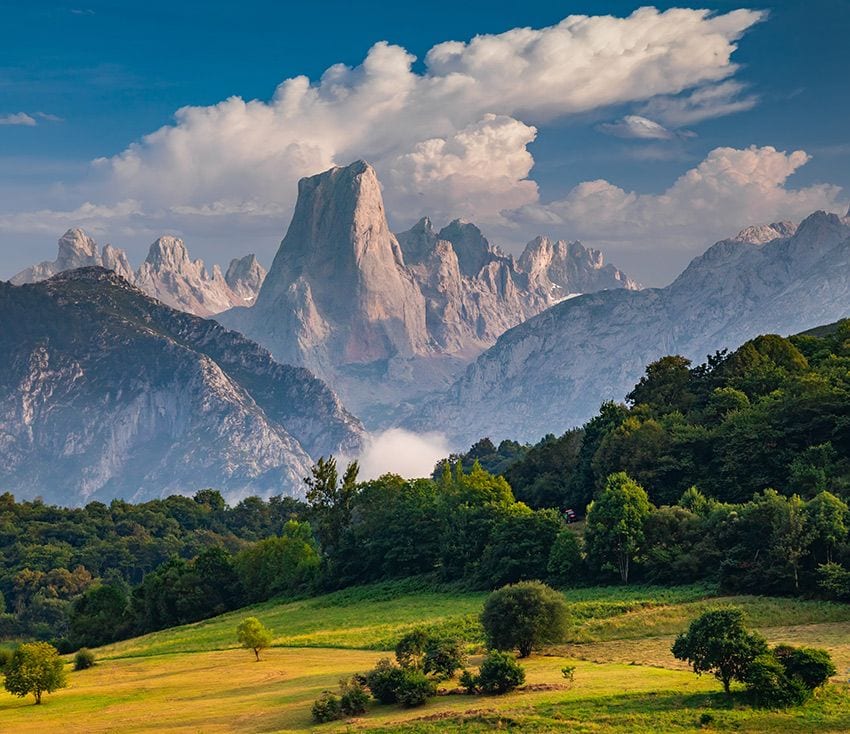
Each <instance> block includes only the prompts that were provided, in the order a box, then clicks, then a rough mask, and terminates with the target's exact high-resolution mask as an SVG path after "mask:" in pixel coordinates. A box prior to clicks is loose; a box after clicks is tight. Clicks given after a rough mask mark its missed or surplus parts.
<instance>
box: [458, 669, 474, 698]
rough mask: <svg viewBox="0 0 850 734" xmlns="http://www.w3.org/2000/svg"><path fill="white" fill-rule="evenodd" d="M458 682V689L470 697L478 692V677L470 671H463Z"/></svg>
mask: <svg viewBox="0 0 850 734" xmlns="http://www.w3.org/2000/svg"><path fill="white" fill-rule="evenodd" d="M458 680H459V682H460V687H461V688H463V689H464V690H465V691H466V693H467V694H469V695H472V694H474V693H477V692H478V676H477V675H475V673H473V672H472V671H471V670H464V671H463V672H462V673H461V674H460V678H459V679H458Z"/></svg>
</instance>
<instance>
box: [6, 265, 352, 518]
mask: <svg viewBox="0 0 850 734" xmlns="http://www.w3.org/2000/svg"><path fill="white" fill-rule="evenodd" d="M0 353H2V354H3V358H2V359H1V360H0V486H2V487H3V488H4V489H7V490H9V491H12V492H13V493H15V494H16V495H18V496H19V497H25V498H28V497H33V496H36V495H40V496H42V497H44V498H45V499H46V500H48V501H53V502H58V503H61V504H69V505H73V504H80V503H83V502H86V501H89V500H91V499H95V498H97V499H104V500H107V501H108V500H109V499H110V498H112V497H125V498H128V499H134V500H142V499H148V498H152V497H159V496H163V495H167V494H171V493H176V492H178V493H193V492H195V491H197V490H198V489H200V488H203V487H207V486H210V487H216V488H219V489H221V490H222V491H223V492H225V493H226V494H227V495H228V496H230V497H231V498H237V497H240V496H242V495H245V494H248V493H251V494H262V495H269V494H280V493H285V494H290V495H299V494H301V493H302V491H303V481H302V478H303V477H304V476H306V472H308V470H309V467H310V465H311V462H312V461H313V460H314V459H316V458H318V457H319V456H321V455H328V454H330V453H335V454H340V453H344V454H348V455H354V454H356V453H357V451H358V449H359V446H360V443H361V437H362V427H361V425H360V423H359V422H358V421H357V420H356V419H355V418H354V417H353V416H351V415H350V414H349V413H348V412H347V411H346V410H345V409H344V408H343V407H342V405H341V403H340V402H339V400H338V398H337V397H336V396H335V394H334V393H333V392H332V391H331V390H330V389H329V388H328V387H327V386H326V385H325V384H324V383H322V382H321V381H320V380H318V379H316V378H315V377H313V376H312V375H311V374H310V373H309V372H307V371H306V370H304V369H301V368H297V367H290V366H288V365H282V364H279V363H277V362H275V361H274V360H273V359H272V358H271V356H270V355H269V353H268V352H267V351H265V350H264V349H262V348H261V347H259V346H257V345H256V344H254V343H253V342H250V341H248V340H247V339H245V338H244V337H243V336H241V335H239V334H236V333H234V332H229V331H227V330H225V329H224V328H222V327H221V326H219V325H218V324H217V323H215V322H214V321H209V320H205V319H201V318H198V317H195V316H192V315H189V314H187V313H183V312H180V311H177V310H174V309H171V308H169V307H167V306H165V305H163V304H162V303H160V302H158V301H155V300H153V299H152V298H150V297H148V296H146V295H145V294H144V293H142V292H141V291H140V290H138V289H137V288H135V287H133V286H132V285H130V284H129V283H128V282H127V281H126V280H124V279H123V278H121V277H119V276H117V275H116V274H115V273H113V272H109V271H107V270H104V269H102V268H92V267H89V268H83V269H78V270H73V271H69V272H66V273H62V274H60V275H57V276H55V277H53V278H51V279H49V280H46V281H42V282H39V283H36V284H31V285H24V286H13V285H11V284H9V283H0Z"/></svg>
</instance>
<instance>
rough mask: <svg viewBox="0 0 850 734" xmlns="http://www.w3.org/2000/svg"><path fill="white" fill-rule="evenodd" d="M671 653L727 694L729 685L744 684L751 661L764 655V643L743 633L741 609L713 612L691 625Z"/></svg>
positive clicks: (705, 614)
mask: <svg viewBox="0 0 850 734" xmlns="http://www.w3.org/2000/svg"><path fill="white" fill-rule="evenodd" d="M672 652H673V656H674V657H676V658H678V659H679V660H685V661H687V662H688V663H689V664H690V665H691V667H692V668H693V670H694V672H695V673H697V674H698V675H701V674H702V673H713V674H714V676H715V678H717V679H718V680H719V681H720V682H721V683H722V684H723V690H725V691H726V693H729V690H730V685H731V683H732V681H733V680H737V681H744V680H745V679H746V675H747V672H748V670H749V668H750V664H751V663H752V662H753V660H755V659H756V658H757V657H758V656H759V655H763V654H765V653H766V652H767V643H766V642H765V641H764V638H762V637H761V635H758V634H756V633H754V632H749V631H748V630H747V629H746V627H745V626H744V614H743V612H742V611H741V610H740V609H732V608H729V609H715V610H713V611H709V612H705V613H704V614H702V615H700V616H699V617H697V618H696V619H695V620H694V621H693V622H691V624H690V626H689V627H688V630H687V631H686V632H683V633H682V634H680V635H679V636H678V637H677V638H676V642H675V643H674V644H673V650H672Z"/></svg>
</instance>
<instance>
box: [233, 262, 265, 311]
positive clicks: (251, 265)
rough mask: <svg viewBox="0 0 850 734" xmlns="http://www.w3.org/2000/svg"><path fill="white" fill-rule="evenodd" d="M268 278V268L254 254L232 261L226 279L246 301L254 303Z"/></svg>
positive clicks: (234, 290)
mask: <svg viewBox="0 0 850 734" xmlns="http://www.w3.org/2000/svg"><path fill="white" fill-rule="evenodd" d="M265 278H266V269H265V268H264V267H263V266H262V265H261V264H260V261H259V260H257V256H256V255H254V254H250V255H245V257H241V258H234V259H233V260H231V261H230V265H229V266H228V268H227V272H226V273H225V275H224V280H225V282H226V283H227V285H228V286H229V287H230V289H231V290H232V291H233V292H234V293H236V294H237V295H238V296H240V297H241V298H242V299H243V300H244V301H245V302H246V303H253V302H254V300H256V298H257V293H259V292H260V288H261V287H262V285H263V281H264V280H265Z"/></svg>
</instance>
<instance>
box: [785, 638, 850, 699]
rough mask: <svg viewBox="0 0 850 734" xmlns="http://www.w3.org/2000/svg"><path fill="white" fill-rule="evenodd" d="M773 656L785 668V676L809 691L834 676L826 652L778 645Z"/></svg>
mask: <svg viewBox="0 0 850 734" xmlns="http://www.w3.org/2000/svg"><path fill="white" fill-rule="evenodd" d="M773 654H774V656H775V657H776V659H777V660H778V661H779V662H780V663H781V664H782V666H783V667H784V668H785V673H786V675H788V677H790V678H793V679H796V680H799V681H800V682H801V683H802V684H803V685H804V686H805V687H806V688H808V689H809V690H810V691H813V690H814V689H815V688H820V687H821V686H822V685H823V684H824V683H826V682H827V681H828V680H829V678H830V676H833V675H835V666H834V665H833V664H832V658H831V657H830V656H829V653H828V652H827V651H826V650H820V649H818V648H814V647H791V646H790V645H779V646H777V647H775V648H774V649H773Z"/></svg>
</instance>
